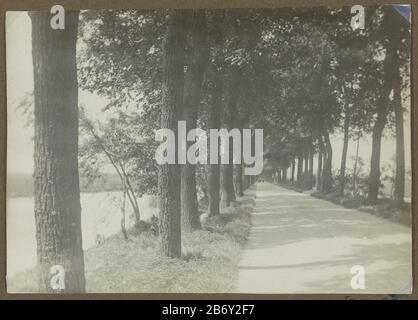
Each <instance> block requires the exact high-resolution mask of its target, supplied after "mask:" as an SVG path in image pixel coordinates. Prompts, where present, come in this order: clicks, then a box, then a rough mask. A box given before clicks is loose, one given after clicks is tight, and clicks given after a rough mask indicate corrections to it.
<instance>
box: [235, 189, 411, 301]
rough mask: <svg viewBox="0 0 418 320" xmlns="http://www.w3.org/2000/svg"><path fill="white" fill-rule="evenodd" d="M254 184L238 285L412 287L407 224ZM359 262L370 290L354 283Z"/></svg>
mask: <svg viewBox="0 0 418 320" xmlns="http://www.w3.org/2000/svg"><path fill="white" fill-rule="evenodd" d="M253 188H255V194H256V199H255V201H256V205H255V208H254V212H253V214H252V224H253V227H252V230H251V235H250V238H249V241H248V243H247V246H246V248H245V249H244V252H243V256H242V259H241V262H240V266H239V279H238V283H237V287H236V292H241V293H350V294H352V293H385V294H389V293H408V292H410V287H411V279H412V275H411V272H412V271H411V250H412V249H411V233H410V228H408V227H405V226H402V225H399V224H396V223H392V222H390V221H388V220H384V219H382V218H379V217H375V216H373V215H370V214H368V213H365V212H361V211H357V210H352V209H346V208H344V207H341V206H338V205H335V204H333V203H331V202H328V201H325V200H321V199H317V198H313V197H311V196H310V195H308V194H304V193H298V192H295V191H293V190H289V189H285V188H282V187H278V186H276V185H273V184H271V183H266V182H265V183H258V184H257V185H256V186H255V187H253ZM253 192H254V190H253ZM355 265H360V266H362V267H364V271H365V274H364V280H365V282H364V284H365V289H356V290H354V289H352V288H351V285H350V283H351V281H352V277H353V276H354V274H351V273H350V271H351V268H352V267H353V266H355Z"/></svg>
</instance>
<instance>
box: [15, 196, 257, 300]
mask: <svg viewBox="0 0 418 320" xmlns="http://www.w3.org/2000/svg"><path fill="white" fill-rule="evenodd" d="M253 205H254V200H253V197H252V196H251V195H247V196H244V197H242V198H241V199H239V201H238V202H236V203H234V205H233V206H232V207H231V208H228V209H226V210H224V211H223V212H222V214H221V215H220V216H219V217H216V218H212V219H208V220H207V222H206V223H205V224H204V226H203V229H202V230H199V231H195V232H192V233H184V234H182V246H183V256H182V258H181V259H169V258H163V257H160V256H159V248H158V238H157V237H156V236H154V235H152V233H150V232H144V233H140V234H134V233H133V232H130V236H129V239H128V240H124V239H123V237H122V235H121V234H117V235H115V236H112V237H110V238H108V239H106V240H105V241H104V243H103V244H101V245H100V246H97V247H94V248H91V249H88V250H86V251H85V272H86V283H87V284H86V286H87V291H88V292H98V293H110V292H116V293H118V292H119V293H126V292H146V293H150V292H198V293H223V292H230V291H231V290H233V288H234V284H235V281H236V279H237V276H238V263H239V261H240V257H241V251H242V247H243V246H244V244H245V242H246V240H247V238H248V235H249V231H250V227H251V222H250V213H251V211H252V208H253ZM8 280H9V279H8ZM8 291H9V292H36V270H35V269H32V270H29V271H27V272H24V273H21V274H18V275H16V276H15V277H14V278H13V279H10V280H9V281H8Z"/></svg>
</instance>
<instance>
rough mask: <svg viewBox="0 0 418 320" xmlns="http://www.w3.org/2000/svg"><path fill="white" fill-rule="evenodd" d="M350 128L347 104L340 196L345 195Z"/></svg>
mask: <svg viewBox="0 0 418 320" xmlns="http://www.w3.org/2000/svg"><path fill="white" fill-rule="evenodd" d="M349 129H350V117H349V110H348V105H347V106H346V111H345V119H344V142H343V153H342V155H341V167H340V189H339V190H338V191H339V194H340V196H344V188H345V168H346V164H347V150H348V133H349Z"/></svg>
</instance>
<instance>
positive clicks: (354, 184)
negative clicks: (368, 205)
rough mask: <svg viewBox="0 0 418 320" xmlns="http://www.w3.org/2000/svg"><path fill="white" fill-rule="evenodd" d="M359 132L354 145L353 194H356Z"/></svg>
mask: <svg viewBox="0 0 418 320" xmlns="http://www.w3.org/2000/svg"><path fill="white" fill-rule="evenodd" d="M360 137H361V136H360V134H359V135H358V137H357V146H356V156H355V159H354V168H353V196H356V195H357V165H358V157H359V156H358V150H359V147H360Z"/></svg>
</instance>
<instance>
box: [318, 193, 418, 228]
mask: <svg viewBox="0 0 418 320" xmlns="http://www.w3.org/2000/svg"><path fill="white" fill-rule="evenodd" d="M311 196H313V197H316V198H320V199H324V200H328V201H331V202H333V203H335V204H338V205H341V206H343V207H345V208H349V209H356V210H359V211H363V212H367V213H369V214H372V215H375V216H377V217H381V218H384V219H388V220H390V221H392V222H396V223H400V224H403V225H406V226H410V225H411V204H409V203H405V204H403V205H402V206H400V205H396V204H395V202H394V201H393V200H391V199H386V198H385V199H379V200H378V203H377V204H376V205H367V204H366V199H364V198H361V197H352V196H345V197H342V196H340V195H339V194H337V193H329V194H326V193H323V192H319V191H315V192H312V193H311Z"/></svg>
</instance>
